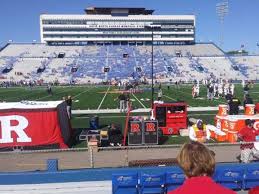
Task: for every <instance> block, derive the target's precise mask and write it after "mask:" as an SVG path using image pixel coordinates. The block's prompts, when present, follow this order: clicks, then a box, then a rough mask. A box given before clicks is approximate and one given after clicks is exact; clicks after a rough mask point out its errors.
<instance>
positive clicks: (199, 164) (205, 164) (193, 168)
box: [168, 141, 236, 194]
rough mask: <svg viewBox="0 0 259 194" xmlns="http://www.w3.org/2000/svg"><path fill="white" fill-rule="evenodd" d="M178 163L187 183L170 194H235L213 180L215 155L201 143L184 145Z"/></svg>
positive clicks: (169, 193)
mask: <svg viewBox="0 0 259 194" xmlns="http://www.w3.org/2000/svg"><path fill="white" fill-rule="evenodd" d="M177 161H178V164H179V165H180V167H181V168H182V169H183V171H184V174H185V176H186V179H185V182H184V184H183V185H182V186H180V187H178V188H177V189H176V190H173V191H169V192H168V194H190V193H199V194H235V193H236V192H234V191H232V190H229V189H227V188H225V187H223V186H221V185H219V184H217V183H215V182H214V180H213V179H212V178H211V176H212V175H213V173H214V169H215V158H214V154H213V153H212V152H211V151H210V150H209V149H208V148H207V147H206V146H205V145H203V144H201V143H199V142H193V141H192V142H190V143H186V144H184V145H183V147H182V149H181V151H180V153H179V154H178V156H177Z"/></svg>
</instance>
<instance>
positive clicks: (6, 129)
mask: <svg viewBox="0 0 259 194" xmlns="http://www.w3.org/2000/svg"><path fill="white" fill-rule="evenodd" d="M28 124H29V122H28V120H27V119H26V118H25V117H23V116H19V115H10V116H0V127H1V130H0V132H1V138H0V143H13V142H14V138H13V137H12V133H15V134H16V136H17V138H16V141H17V142H31V141H32V139H31V138H30V137H29V136H28V135H27V134H26V132H25V131H24V130H25V129H26V127H27V126H28Z"/></svg>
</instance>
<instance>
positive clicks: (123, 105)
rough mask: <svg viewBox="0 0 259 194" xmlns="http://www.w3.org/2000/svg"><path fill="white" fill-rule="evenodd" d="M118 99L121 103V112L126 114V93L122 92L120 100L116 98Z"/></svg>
mask: <svg viewBox="0 0 259 194" xmlns="http://www.w3.org/2000/svg"><path fill="white" fill-rule="evenodd" d="M116 99H118V100H119V102H120V112H126V109H125V104H126V96H125V94H124V92H121V93H120V95H119V96H118V98H116ZM116 99H115V100H116Z"/></svg>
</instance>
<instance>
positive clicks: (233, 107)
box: [228, 97, 241, 115]
mask: <svg viewBox="0 0 259 194" xmlns="http://www.w3.org/2000/svg"><path fill="white" fill-rule="evenodd" d="M240 105H241V102H240V100H239V99H238V98H236V97H233V98H231V99H230V100H229V102H228V106H229V114H230V115H238V113H239V106H240Z"/></svg>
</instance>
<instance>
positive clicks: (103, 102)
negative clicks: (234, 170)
mask: <svg viewBox="0 0 259 194" xmlns="http://www.w3.org/2000/svg"><path fill="white" fill-rule="evenodd" d="M157 88H158V86H155V91H156V90H157ZM52 89H53V95H48V93H47V91H46V87H35V88H33V89H30V88H28V87H17V88H0V100H1V101H6V102H18V101H22V100H37V101H50V100H61V99H62V97H64V96H68V95H71V96H72V98H73V109H74V110H79V109H80V110H85V109H114V108H118V101H117V100H116V98H117V97H118V95H119V92H118V88H117V87H116V86H110V87H109V86H57V87H53V88H52ZM141 89H142V91H143V93H136V94H131V95H130V98H131V102H132V104H133V109H137V108H149V107H150V105H151V100H150V99H151V89H150V86H141ZM162 89H163V100H164V101H167V102H172V101H185V102H187V104H188V105H189V106H191V107H208V106H217V105H218V104H222V103H226V101H225V99H224V98H219V99H214V100H213V101H209V100H207V99H206V87H205V86H201V89H200V97H199V98H198V99H193V98H192V95H191V85H182V86H180V88H176V87H175V86H174V85H171V86H170V87H169V89H168V87H167V85H165V86H162ZM235 93H236V96H237V97H238V98H239V99H240V100H241V102H242V101H243V89H242V86H241V85H240V84H237V85H235ZM249 93H250V95H251V97H252V98H253V100H254V102H259V95H258V94H259V85H255V86H254V87H253V88H251V89H250V91H249ZM154 98H155V99H156V98H157V93H156V92H155V94H154ZM216 114H217V113H216V112H215V111H205V112H188V117H189V118H196V119H203V120H204V121H205V122H206V123H210V124H213V123H214V117H215V115H216ZM132 115H148V113H134V114H132ZM91 116H92V115H89V114H82V115H74V116H73V119H72V126H73V128H74V130H75V132H76V133H75V134H76V135H78V134H79V133H80V132H81V131H82V129H86V128H88V127H89V118H90V117H91ZM98 116H99V123H100V125H101V127H107V126H108V125H109V124H111V123H115V124H118V125H120V126H121V128H122V130H123V129H124V126H125V119H126V114H125V113H118V114H114V113H113V114H99V115H98ZM187 140H188V138H185V137H168V138H166V139H165V141H164V142H163V143H164V144H172V143H182V142H185V141H187ZM74 146H75V147H82V146H85V143H82V142H81V143H80V142H78V141H77V142H76V143H75V145H74Z"/></svg>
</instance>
